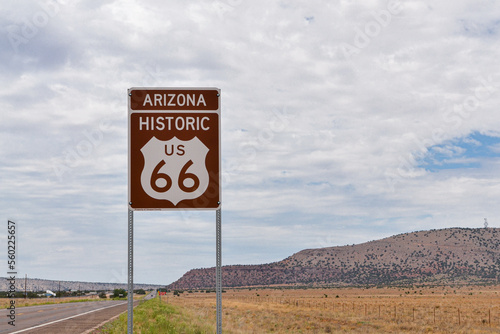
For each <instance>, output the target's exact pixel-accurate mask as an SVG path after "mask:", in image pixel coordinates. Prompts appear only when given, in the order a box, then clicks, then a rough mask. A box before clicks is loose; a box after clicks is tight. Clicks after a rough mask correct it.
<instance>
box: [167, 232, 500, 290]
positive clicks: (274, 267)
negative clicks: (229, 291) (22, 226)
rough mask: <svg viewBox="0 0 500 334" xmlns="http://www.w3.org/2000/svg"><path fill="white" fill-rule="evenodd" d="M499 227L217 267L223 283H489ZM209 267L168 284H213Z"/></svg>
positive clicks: (499, 246) (499, 263)
mask: <svg viewBox="0 0 500 334" xmlns="http://www.w3.org/2000/svg"><path fill="white" fill-rule="evenodd" d="M499 270H500V229H498V228H480V229H471V228H447V229H441V230H430V231H419V232H412V233H404V234H399V235H396V236H392V237H389V238H385V239H381V240H376V241H370V242H366V243H362V244H359V245H352V246H340V247H327V248H318V249H306V250H303V251H300V252H298V253H296V254H293V255H292V256H290V257H288V258H286V259H284V260H282V261H279V262H274V263H268V264H262V265H232V266H224V267H223V268H222V285H223V286H224V287H241V286H268V285H290V284H292V285H293V284H297V285H386V284H397V283H398V282H399V283H404V282H406V283H408V282H409V283H417V282H420V283H438V284H441V283H443V284H449V283H471V284H477V283H493V282H497V281H498V277H499V276H500V271H499ZM214 286H215V268H207V269H193V270H190V271H189V272H187V273H186V274H185V275H184V276H182V277H181V278H180V279H179V280H177V281H176V282H174V283H172V284H171V285H169V287H170V288H172V289H196V288H213V287H214Z"/></svg>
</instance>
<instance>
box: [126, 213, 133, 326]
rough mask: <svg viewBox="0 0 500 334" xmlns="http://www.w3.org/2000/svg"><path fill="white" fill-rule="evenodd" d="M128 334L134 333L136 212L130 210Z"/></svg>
mask: <svg viewBox="0 0 500 334" xmlns="http://www.w3.org/2000/svg"><path fill="white" fill-rule="evenodd" d="M127 302H128V304H127V312H128V317H127V333H129V334H132V333H133V332H134V331H133V329H134V211H132V210H130V208H129V209H128V289H127Z"/></svg>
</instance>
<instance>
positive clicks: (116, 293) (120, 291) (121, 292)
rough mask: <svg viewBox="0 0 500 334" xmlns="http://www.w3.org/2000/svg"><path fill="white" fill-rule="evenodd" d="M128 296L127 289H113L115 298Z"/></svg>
mask: <svg viewBox="0 0 500 334" xmlns="http://www.w3.org/2000/svg"><path fill="white" fill-rule="evenodd" d="M121 297H123V298H124V297H127V291H125V289H114V290H113V298H121Z"/></svg>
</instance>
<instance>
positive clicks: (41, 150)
mask: <svg viewBox="0 0 500 334" xmlns="http://www.w3.org/2000/svg"><path fill="white" fill-rule="evenodd" d="M0 23H1V24H0V75H1V79H2V84H1V86H2V89H1V90H0V108H1V122H0V156H1V163H0V187H1V188H0V213H1V220H3V222H4V223H3V224H2V225H3V226H4V227H3V228H0V239H1V240H0V246H1V245H4V246H3V247H1V248H0V249H4V252H5V254H4V257H5V259H6V258H7V254H6V249H7V247H6V244H7V242H6V241H7V220H8V219H11V220H15V221H16V222H17V224H18V231H17V236H18V248H17V252H18V258H19V261H18V272H19V274H18V275H19V276H21V277H24V274H27V275H28V276H29V277H37V278H46V279H56V280H86V281H99V282H126V281H127V189H128V185H127V173H128V172H127V159H128V158H127V157H128V152H127V150H128V148H127V140H128V130H127V122H128V120H127V119H128V116H127V89H128V88H130V87H138V86H145V87H184V86H186V87H218V88H220V89H221V90H222V112H221V115H222V116H221V117H222V169H223V175H222V178H223V206H222V224H223V227H222V228H223V264H226V265H227V264H258V263H267V262H272V261H277V260H281V259H283V258H285V257H287V256H289V255H291V254H293V253H295V252H297V251H300V250H302V249H305V248H318V247H326V246H336V245H345V244H353V243H361V242H366V241H370V240H374V239H379V238H383V237H388V236H391V235H394V234H398V233H403V232H410V231H415V230H426V229H433V228H446V227H455V226H459V227H482V226H483V223H484V218H487V219H488V222H489V224H490V226H496V227H498V226H500V206H499V205H498V198H499V197H500V173H499V170H500V168H499V167H500V166H499V165H500V117H498V106H499V105H500V75H499V74H500V72H499V69H500V67H499V66H498V59H500V43H499V29H500V4H498V2H496V1H492V0H455V1H438V2H436V1H393V0H391V1H385V0H370V1H354V0H331V1H327V0H312V1H307V2H305V1H295V0H291V1H262V0H256V1H249V0H214V1H212V0H206V1H202V0H199V1H197V0H192V1H158V0H142V1H137V0H135V1H134V0H122V1H113V0H107V1H95V0H86V1H85V0H82V1H69V0H42V1H14V0H8V1H5V3H4V4H3V5H2V10H1V11H0ZM134 236H135V248H134V251H135V267H134V270H135V275H134V279H135V282H141V283H159V284H168V283H171V282H173V281H175V280H176V279H178V278H179V277H180V276H182V274H184V273H185V272H186V271H187V270H189V269H192V268H200V267H211V266H214V265H215V212H214V211H196V212H136V213H135V235H134ZM6 272H7V268H6V266H5V268H4V273H3V274H2V273H1V272H0V276H5V275H6Z"/></svg>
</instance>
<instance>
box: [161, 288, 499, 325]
mask: <svg viewBox="0 0 500 334" xmlns="http://www.w3.org/2000/svg"><path fill="white" fill-rule="evenodd" d="M222 297H223V299H222V304H223V318H222V321H223V331H224V333H242V334H243V333H500V286H487V287H478V286H468V287H437V288H383V289H379V288H369V289H363V288H341V289H279V288H278V289H255V288H252V289H228V290H226V292H225V293H223V295H222ZM162 302H167V303H169V304H172V305H174V306H177V307H181V308H182V309H183V310H184V311H186V312H189V313H190V314H191V319H193V321H196V322H199V323H200V324H202V323H205V324H207V323H215V293H213V292H210V293H206V292H204V291H201V292H200V291H197V292H196V291H193V292H187V291H185V292H183V293H181V294H180V295H179V296H174V295H173V294H172V293H170V294H168V295H167V296H162Z"/></svg>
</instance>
